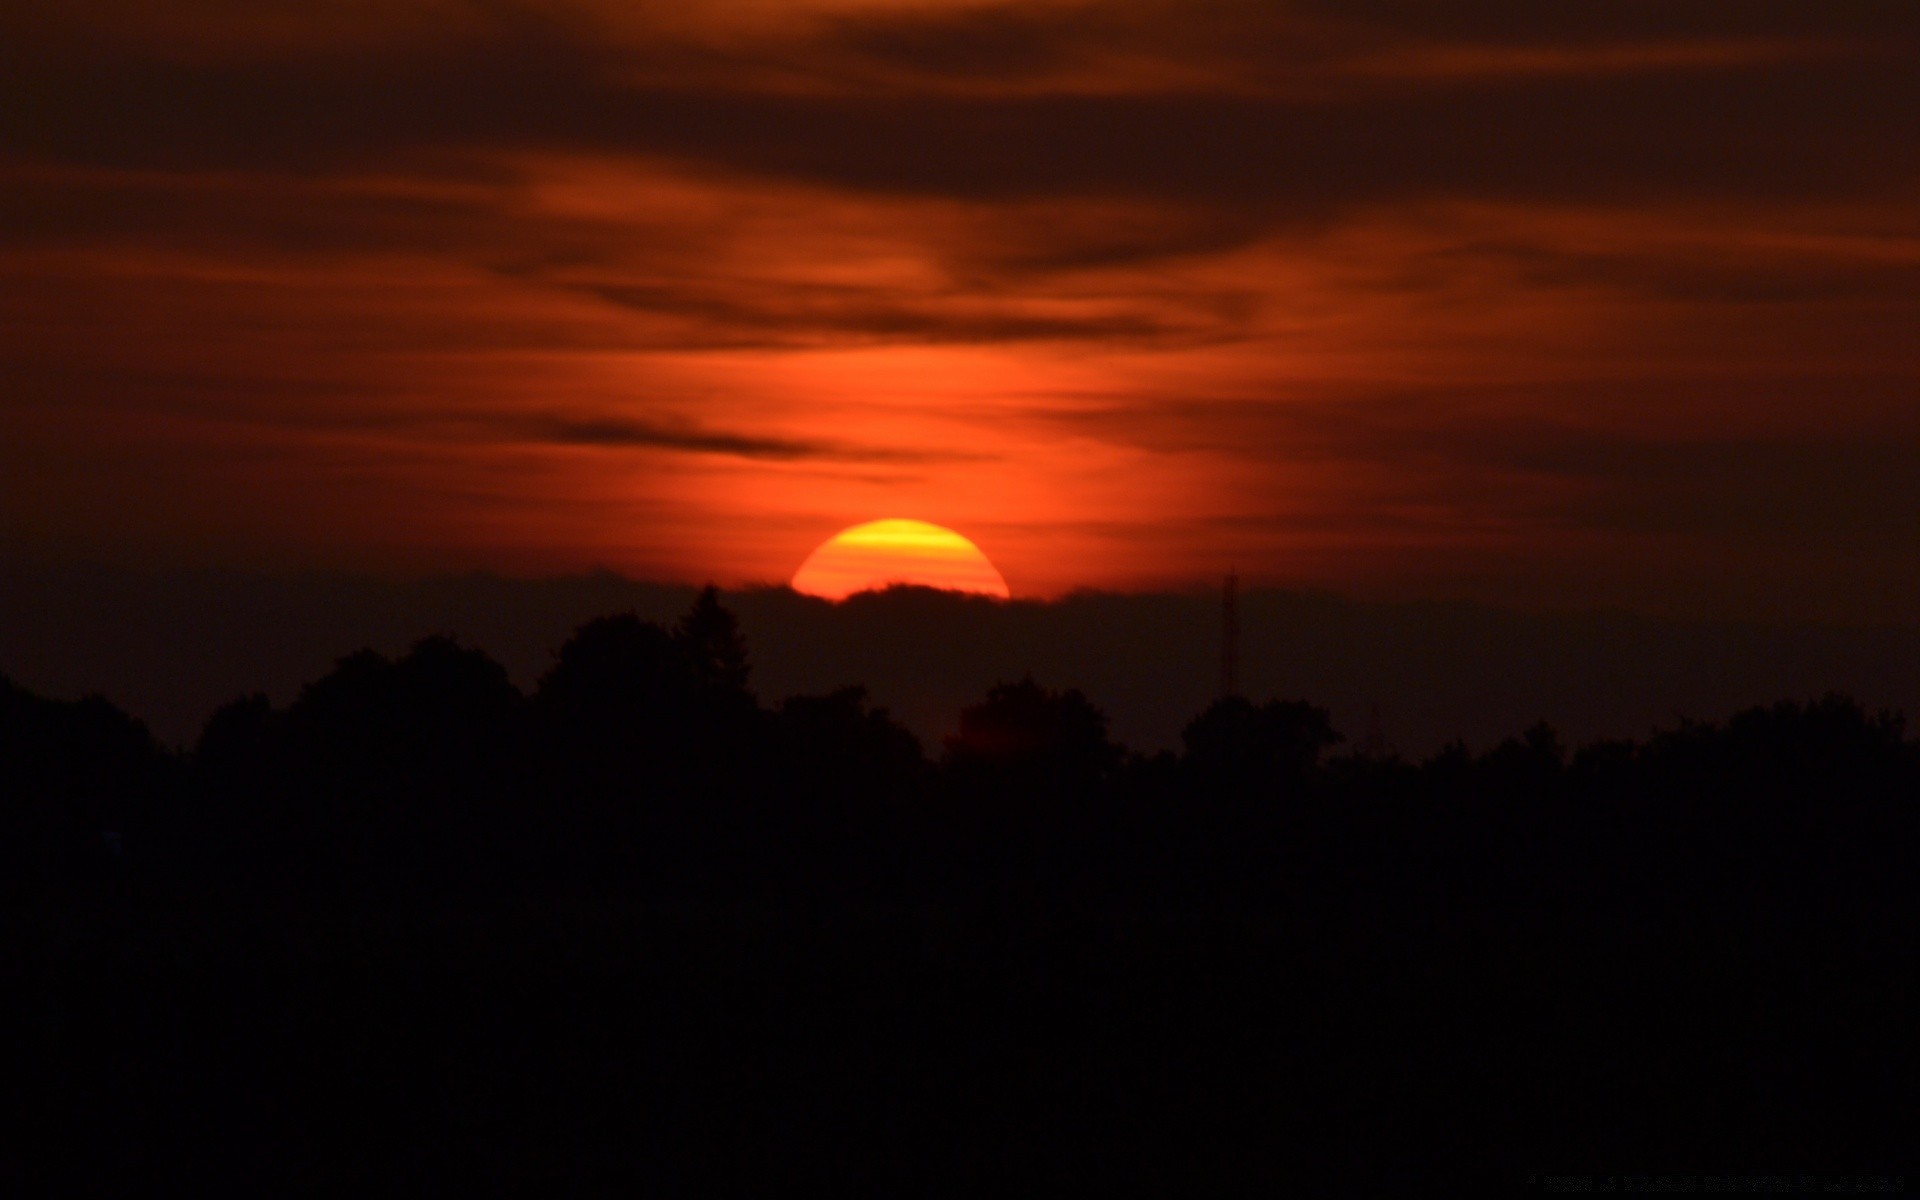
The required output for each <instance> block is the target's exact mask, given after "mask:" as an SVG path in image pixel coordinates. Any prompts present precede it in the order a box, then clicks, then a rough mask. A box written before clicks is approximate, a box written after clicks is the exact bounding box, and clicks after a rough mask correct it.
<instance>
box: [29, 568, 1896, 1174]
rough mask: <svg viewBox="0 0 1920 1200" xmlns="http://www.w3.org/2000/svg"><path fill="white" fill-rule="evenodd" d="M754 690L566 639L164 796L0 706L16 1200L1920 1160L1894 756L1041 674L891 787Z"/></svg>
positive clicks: (797, 711) (583, 632) (378, 686)
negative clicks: (1118, 719)
mask: <svg viewBox="0 0 1920 1200" xmlns="http://www.w3.org/2000/svg"><path fill="white" fill-rule="evenodd" d="M748 650H749V648H748V647H747V646H746V645H745V644H744V642H743V640H742V638H741V636H740V633H739V630H738V626H737V625H736V623H735V621H734V618H733V616H732V614H731V613H729V611H728V610H727V609H726V608H725V607H724V606H723V605H722V604H721V603H720V601H719V599H718V597H717V595H716V594H715V593H714V592H713V591H712V590H711V589H709V590H708V591H707V592H706V593H704V594H703V595H702V596H701V597H700V599H699V600H698V601H696V602H695V604H694V605H693V607H692V608H691V609H690V610H689V611H688V612H687V613H686V614H685V616H684V617H682V618H681V619H680V620H679V621H678V622H677V623H676V624H674V625H672V626H671V627H668V626H663V625H661V624H656V623H653V622H649V621H644V620H642V619H640V618H639V617H637V616H634V615H631V614H628V615H614V616H608V617H604V618H601V619H598V620H594V621H591V622H589V623H587V624H585V625H583V626H581V627H580V628H579V629H578V630H577V631H576V632H575V633H574V635H573V636H572V638H571V639H570V640H569V641H567V643H566V644H565V645H564V646H563V647H562V648H560V649H559V651H558V652H557V653H556V654H555V656H554V659H553V662H552V665H551V667H550V669H549V670H548V671H547V672H546V674H545V675H544V677H542V678H541V679H540V680H539V683H538V686H537V687H536V688H535V689H533V690H532V692H531V693H530V694H528V693H523V692H522V691H521V690H520V689H518V688H517V687H515V686H514V684H513V683H512V682H511V681H510V679H509V676H508V673H507V671H506V670H505V669H504V668H503V667H501V666H500V665H499V664H498V663H496V662H495V661H494V660H493V659H491V658H489V657H488V655H487V654H486V653H485V652H484V651H483V650H481V649H477V648H474V647H470V646H467V645H463V644H461V643H459V642H456V641H454V640H452V639H449V638H444V637H433V638H428V639H426V640H423V641H420V642H419V643H418V644H417V645H415V646H414V647H413V648H412V649H411V651H409V652H408V653H406V654H405V655H403V656H400V657H398V658H389V657H386V656H383V655H380V654H376V653H374V652H372V651H362V652H360V653H356V654H352V655H350V656H348V657H346V658H343V659H341V660H340V661H339V662H338V665H337V666H336V667H335V669H334V670H333V671H332V672H331V673H330V674H328V675H326V676H325V677H324V678H321V679H318V680H315V681H313V682H311V683H310V684H308V685H307V686H306V687H305V688H304V689H303V690H302V691H301V692H300V694H299V695H298V697H297V698H296V699H294V700H293V701H292V702H291V703H289V704H287V705H285V706H284V707H276V706H274V705H273V704H271V703H269V701H268V700H267V698H266V697H265V696H264V695H255V696H248V697H242V698H240V699H236V700H234V701H233V702H232V703H230V704H228V705H226V706H225V707H223V708H221V709H220V710H219V711H218V712H217V713H215V714H214V715H213V716H212V717H211V719H210V720H208V721H207V723H206V725H205V728H204V731H203V732H202V734H201V735H200V737H199V739H198V741H197V744H195V745H193V746H192V747H191V748H190V749H188V750H186V751H183V752H177V753H176V752H173V751H170V750H166V749H163V748H161V746H160V745H159V744H158V743H157V742H156V741H155V740H154V739H153V738H152V737H151V736H150V735H149V734H148V732H147V730H146V728H145V727H144V726H143V725H142V724H141V723H140V722H139V721H138V720H136V719H135V718H134V717H132V716H129V715H128V714H126V713H124V712H122V711H120V710H119V709H117V708H116V707H114V706H113V705H111V704H110V703H108V702H107V701H105V700H102V699H99V698H89V699H85V700H81V701H77V702H66V701H55V700H50V699H46V698H42V697H40V696H37V695H35V694H33V693H31V692H29V691H26V690H24V689H22V688H20V687H17V686H15V685H13V684H11V683H9V682H7V681H5V680H4V679H0V855H4V871H5V879H6V887H7V889H8V891H9V892H10V893H11V896H10V903H9V908H10V909H11V910H12V911H13V912H14V914H15V918H14V922H13V923H14V928H15V933H14V935H13V937H12V938H11V939H10V940H11V944H12V952H11V954H10V958H11V959H12V965H13V971H12V972H10V974H12V975H13V979H14V981H13V983H12V985H11V990H12V991H13V992H14V994H15V997H16V998H17V999H18V1000H20V1001H22V1002H23V1004H24V1007H23V1009H22V1010H21V1012H22V1015H21V1016H19V1017H17V1018H16V1020H17V1021H18V1022H19V1023H18V1024H17V1025H16V1031H17V1033H16V1040H17V1041H18V1043H19V1046H20V1049H21V1051H22V1058H21V1061H20V1063H19V1064H18V1065H17V1066H16V1067H15V1068H14V1069H13V1070H11V1071H10V1072H9V1074H10V1076H11V1082H12V1089H11V1090H13V1091H14V1092H15V1098H16V1100H18V1101H21V1102H23V1106H24V1109H25V1111H26V1113H27V1117H26V1120H25V1122H24V1123H23V1124H21V1125H19V1126H18V1127H17V1129H16V1136H17V1137H18V1143H17V1144H18V1145H20V1146H22V1147H37V1148H38V1149H37V1151H35V1152H31V1153H27V1154H22V1155H21V1156H19V1157H18V1158H17V1159H16V1160H15V1163H14V1167H15V1169H17V1170H20V1171H24V1172H26V1173H27V1174H28V1175H30V1176H31V1177H32V1178H33V1179H34V1181H36V1182H38V1183H40V1184H42V1185H46V1184H57V1185H62V1186H64V1187H67V1188H78V1187H81V1186H92V1185H99V1184H117V1185H122V1186H150V1185H151V1184H152V1182H153V1181H156V1180H161V1179H169V1178H172V1179H182V1180H191V1181H195V1182H197V1183H199V1184H201V1185H204V1186H210V1187H214V1188H216V1189H218V1190H223V1191H224V1190H246V1191H249V1192H257V1193H260V1194H280V1195H290V1194H333V1193H336V1192H338V1191H340V1190H341V1189H343V1188H347V1187H357V1188H366V1187H378V1188H380V1189H382V1190H385V1189H387V1188H395V1189H408V1190H414V1189H424V1188H429V1187H433V1188H463V1189H468V1188H475V1187H480V1186H485V1187H489V1188H498V1187H502V1186H505V1187H509V1188H515V1189H522V1190H531V1189H532V1188H534V1187H536V1186H539V1187H552V1186H556V1185H559V1186H590V1185H600V1186H609V1185H626V1186H641V1187H648V1188H655V1189H661V1190H667V1191H676V1190H702V1191H707V1190H714V1189H715V1188H717V1187H720V1186H722V1185H728V1184H733V1185H742V1184H761V1185H779V1186H783V1187H784V1186H794V1185H798V1184H801V1183H804V1182H807V1181H832V1182H836V1183H838V1184H841V1185H845V1186H854V1187H860V1188H866V1189H877V1188H882V1187H903V1186H912V1187H915V1188H916V1189H924V1188H927V1187H932V1186H938V1187H953V1188H960V1189H966V1190H979V1189H983V1188H986V1187H989V1186H995V1185H1004V1184H1007V1183H1013V1182H1018V1183H1019V1184H1021V1185H1023V1186H1025V1187H1030V1188H1035V1189H1038V1188H1049V1189H1052V1188H1066V1187H1071V1188H1073V1189H1074V1190H1075V1191H1080V1190H1083V1189H1084V1190H1092V1189H1094V1188H1116V1187H1126V1188H1129V1189H1138V1188H1141V1187H1143V1186H1145V1187H1154V1188H1166V1189H1172V1188H1182V1189H1187V1190H1191V1189H1192V1188H1194V1187H1196V1186H1203V1185H1206V1184H1211V1183H1220V1182H1226V1181H1232V1182H1234V1183H1237V1184H1242V1185H1245V1184H1249V1183H1251V1184H1255V1185H1258V1184H1300V1183H1319V1184H1327V1185H1336V1186H1361V1185H1367V1184H1420V1185H1423V1186H1441V1185H1446V1184H1450V1183H1460V1182H1463V1181H1485V1182H1489V1183H1493V1184H1501V1185H1505V1186H1509V1187H1518V1186H1521V1185H1523V1184H1524V1183H1525V1182H1526V1181H1527V1180H1528V1179H1529V1177H1531V1176H1535V1175H1537V1174H1539V1173H1541V1172H1583V1171H1584V1172H1598V1173H1601V1174H1603V1175H1604V1174H1625V1173H1631V1172H1638V1171H1649V1172H1650V1171H1689V1172H1708V1171H1716V1170H1719V1171H1743V1172H1750V1171H1754V1170H1778V1171H1783V1172H1791V1171H1795V1170H1800V1171H1805V1170H1847V1171H1892V1170H1897V1169H1899V1168H1900V1166H1901V1165H1902V1164H1903V1163H1904V1162H1906V1161H1910V1157H1911V1154H1912V1151H1913V1149H1914V1145H1913V1142H1914V1137H1913V1122H1912V1120H1911V1115H1912V1087H1913V1080H1914V1078H1915V1077H1916V1068H1917V1067H1920V1062H1917V1061H1916V1055H1915V1052H1914V1051H1913V1049H1912V1048H1911V1045H1910V1043H1909V1039H1908V1038H1907V1037H1906V1036H1904V1035H1903V1033H1902V1030H1903V1029H1905V1028H1907V1026H1908V1025H1909V1024H1910V1023H1911V1020H1912V1012H1913V1005H1912V1000H1913V997H1914V994H1915V992H1914V984H1915V979H1914V965H1913V956H1912V947H1913V945H1914V944H1915V937H1914V935H1915V932H1916V930H1915V917H1916V914H1920V905H1917V904H1916V900H1917V899H1920V897H1916V882H1915V877H1914V873H1913V869H1912V864H1913V861H1914V852H1915V849H1916V833H1920V812H1917V811H1916V805H1915V802H1916V799H1920V743H1916V742H1915V741H1914V740H1911V739H1909V738H1908V737H1907V735H1906V731H1905V728H1904V725H1903V721H1902V718H1901V717H1900V716H1898V715H1896V714H1890V713H1871V712H1868V711H1865V710H1863V709H1862V708H1861V707H1860V706H1859V705H1858V704H1856V703H1854V702H1853V701H1851V700H1849V699H1847V698H1845V697H1840V696H1828V697H1825V698H1821V699H1813V700H1795V701H1782V702H1778V703H1772V704H1768V705H1765V706H1760V707H1754V708H1750V709H1748V710H1746V711H1742V712H1739V713H1736V714H1733V715H1731V716H1730V717H1728V718H1726V719H1725V720H1722V721H1718V722H1714V723H1704V722H1682V723H1679V724H1677V725H1675V726H1673V727H1670V728H1665V729H1662V730H1660V731H1657V732H1654V733H1652V734H1651V735H1650V736H1648V737H1646V738H1645V739H1643V740H1639V741H1606V742H1600V743H1596V744H1590V745H1584V746H1580V747H1577V748H1573V747H1568V746H1566V745H1564V744H1563V742H1562V740H1561V738H1560V737H1559V735H1557V734H1556V732H1555V731H1554V730H1553V729H1552V728H1550V727H1547V726H1545V725H1540V726H1536V727H1534V728H1532V729H1528V730H1525V731H1524V732H1517V733H1516V734H1515V735H1514V736H1513V737H1511V738H1509V739H1508V740H1505V741H1503V742H1501V743H1499V744H1498V745H1496V746H1494V747H1493V748H1491V749H1489V750H1487V751H1485V752H1483V753H1472V752H1469V751H1468V750H1467V749H1466V747H1465V746H1463V745H1460V744H1455V745H1453V746H1451V747H1448V748H1447V749H1445V750H1443V751H1441V752H1440V753H1438V754H1437V755H1434V756H1432V757H1429V758H1427V759H1425V760H1423V761H1406V760H1404V759H1402V758H1400V757H1398V756H1397V755H1395V754H1393V753H1392V752H1391V751H1389V750H1387V749H1385V748H1384V747H1382V746H1379V745H1375V744H1370V739H1369V738H1368V737H1366V735H1365V733H1364V731H1340V730H1336V729H1335V728H1334V727H1333V724H1332V721H1331V719H1330V717H1329V715H1328V713H1327V711H1326V710H1324V709H1322V708H1320V707H1317V706H1315V704H1314V703H1312V701H1311V698H1304V699H1295V698H1286V699H1268V698H1264V697H1262V698H1257V699H1256V698H1243V697H1240V696H1233V695H1229V696H1224V697H1222V698H1220V699H1219V700H1217V701H1216V702H1214V703H1213V704H1212V705H1211V706H1210V707H1208V708H1207V709H1206V710H1205V711H1204V712H1201V713H1198V714H1196V715H1195V716H1194V717H1193V719H1192V720H1191V722H1190V723H1189V724H1188V725H1187V726H1186V729H1185V733H1184V735H1183V738H1182V749H1181V751H1180V752H1179V753H1177V754H1176V753H1159V754H1155V755H1142V754H1138V753H1134V752H1131V751H1129V750H1128V749H1127V748H1125V747H1124V746H1121V745H1119V744H1116V742H1115V741H1114V740H1113V739H1112V738H1111V737H1110V736H1109V733H1108V729H1107V722H1106V718H1105V716H1104V715H1103V714H1102V713H1101V711H1099V709H1098V708H1097V707H1096V706H1095V705H1094V704H1092V703H1091V702H1089V701H1088V700H1087V699H1086V698H1085V697H1084V696H1083V695H1082V694H1081V693H1080V692H1078V691H1075V690H1071V689H1070V688H1067V689H1065V690H1056V685H1059V684H1067V683H1070V682H1071V681H1064V680H1041V681H1036V680H1034V679H1031V678H1027V679H1015V680H1008V681H1005V682H1004V683H1002V684H1001V685H999V686H997V687H994V688H993V689H992V690H991V691H989V692H988V693H987V694H986V695H984V696H982V697H980V698H979V699H978V701H977V702H976V703H974V704H973V705H971V706H969V707H967V708H966V709H964V711H962V712H960V713H958V714H957V722H956V732H955V733H954V734H953V735H952V736H950V737H948V738H947V739H946V740H945V741H944V743H943V744H942V745H939V746H925V745H922V744H921V742H920V741H919V740H917V739H916V737H915V736H914V735H913V734H912V733H910V732H909V731H908V730H907V729H906V728H905V727H904V726H902V725H901V724H899V723H897V722H896V721H895V720H893V719H891V718H890V717H889V715H888V713H887V712H886V711H885V710H883V709H880V708H877V707H875V706H874V705H873V704H872V703H871V702H870V701H869V699H868V697H867V695H866V693H865V692H864V690H863V689H862V688H860V687H858V686H849V687H846V688H844V689H842V690H839V691H834V692H831V693H829V694H824V695H806V696H793V697H789V698H785V699H782V700H779V701H777V702H774V701H772V700H769V699H767V698H764V697H758V696H756V694H755V692H754V691H753V689H752V678H751V669H750V661H749V653H748ZM1756 699H1762V698H1758V697H1756ZM1343 732H1344V733H1345V734H1346V736H1343ZM21 1135H24V1136H21Z"/></svg>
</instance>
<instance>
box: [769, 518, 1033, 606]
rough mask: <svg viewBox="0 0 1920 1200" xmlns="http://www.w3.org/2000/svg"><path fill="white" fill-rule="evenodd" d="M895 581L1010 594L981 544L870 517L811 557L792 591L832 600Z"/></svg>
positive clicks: (923, 526) (908, 523)
mask: <svg viewBox="0 0 1920 1200" xmlns="http://www.w3.org/2000/svg"><path fill="white" fill-rule="evenodd" d="M893 584H912V585H915V586H918V587H930V588H944V589H946V590H948V591H955V592H975V593H978V594H980V595H985V596H997V597H999V598H1000V599H1002V600H1005V599H1007V598H1008V597H1009V595H1010V593H1009V592H1008V590H1007V581H1006V580H1004V579H1002V578H1001V577H1000V572H999V571H997V570H995V569H994V566H993V564H992V563H991V562H989V561H987V556H986V555H984V554H982V553H980V548H979V547H978V546H976V545H974V544H973V543H972V542H970V541H968V540H967V539H966V538H964V537H961V536H960V535H959V534H957V533H955V532H954V531H953V530H951V529H946V528H943V527H941V526H939V525H930V524H928V523H927V522H925V521H902V520H887V521H869V522H867V523H866V524H864V525H855V526H854V527H853V528H851V529H843V530H841V531H840V532H839V533H837V534H835V535H834V536H832V537H831V538H828V539H827V540H826V541H825V542H823V543H821V545H820V547H819V549H817V550H815V551H814V552H813V553H812V554H810V555H808V556H807V561H806V562H804V563H801V564H800V569H799V570H798V571H795V572H794V574H793V584H792V586H793V590H794V591H796V592H803V593H805V594H806V595H809V596H820V597H823V598H824V599H828V600H844V599H846V598H847V597H848V596H851V595H853V594H854V593H855V592H865V591H871V590H874V589H876V588H884V587H888V586H891V585H893Z"/></svg>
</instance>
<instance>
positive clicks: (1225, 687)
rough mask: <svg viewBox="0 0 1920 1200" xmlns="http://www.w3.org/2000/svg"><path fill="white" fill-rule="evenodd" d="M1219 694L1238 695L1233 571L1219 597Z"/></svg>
mask: <svg viewBox="0 0 1920 1200" xmlns="http://www.w3.org/2000/svg"><path fill="white" fill-rule="evenodd" d="M1220 694H1221V695H1222V696H1238V695H1239V694H1240V576H1239V575H1237V574H1235V573H1234V572H1233V571H1228V572H1227V586H1226V589H1225V591H1224V592H1222V593H1221V597H1220Z"/></svg>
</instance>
